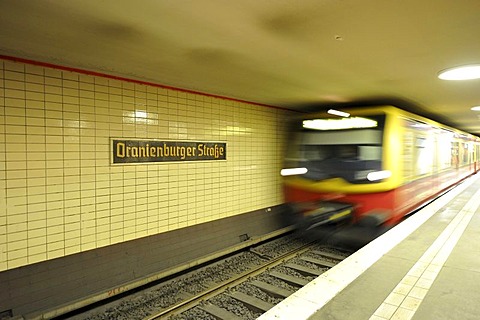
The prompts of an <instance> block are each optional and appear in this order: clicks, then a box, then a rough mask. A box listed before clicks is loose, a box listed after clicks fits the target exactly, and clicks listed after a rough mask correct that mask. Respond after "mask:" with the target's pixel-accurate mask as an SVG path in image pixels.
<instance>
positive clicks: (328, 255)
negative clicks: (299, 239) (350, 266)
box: [312, 250, 345, 261]
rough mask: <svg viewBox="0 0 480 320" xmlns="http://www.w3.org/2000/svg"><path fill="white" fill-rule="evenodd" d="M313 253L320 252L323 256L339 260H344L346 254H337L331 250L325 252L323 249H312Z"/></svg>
mask: <svg viewBox="0 0 480 320" xmlns="http://www.w3.org/2000/svg"><path fill="white" fill-rule="evenodd" d="M312 253H314V254H318V255H320V256H322V257H326V258H331V259H334V260H339V261H342V260H343V259H345V257H344V256H341V255H339V254H335V253H331V252H323V251H317V250H315V251H312Z"/></svg>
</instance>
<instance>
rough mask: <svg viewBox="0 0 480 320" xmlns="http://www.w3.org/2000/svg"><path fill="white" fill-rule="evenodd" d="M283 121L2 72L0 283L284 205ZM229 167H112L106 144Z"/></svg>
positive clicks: (240, 107)
mask: <svg viewBox="0 0 480 320" xmlns="http://www.w3.org/2000/svg"><path fill="white" fill-rule="evenodd" d="M287 116H288V111H285V110H281V109H276V108H269V107H265V106H259V105H254V104H249V103H243V102H238V101H233V100H229V99H221V98H217V97H212V96H207V95H202V94H195V93H190V92H184V91H180V90H173V89H167V88H162V87H159V86H152V85H146V84H139V83H134V82H128V81H122V80H117V79H113V78H108V77H100V76H94V75H89V74H84V73H76V72H70V71H64V70H61V69H55V68H48V67H43V66H39V65H32V64H24V63H19V62H14V61H10V60H0V140H1V144H0V271H3V270H8V269H12V268H16V267H19V266H23V265H27V264H32V263H36V262H40V261H45V260H49V259H53V258H57V257H62V256H66V255H69V254H73V253H78V252H83V251H86V250H90V249H94V248H99V247H103V246H107V245H110V244H114V243H120V242H123V241H127V240H132V239H138V238H141V237H144V236H147V235H153V234H158V233H162V232H165V231H170V230H175V229H179V228H182V227H186V226H191V225H195V224H198V223H202V222H207V221H212V220H216V219H220V218H224V217H229V216H233V215H237V214H241V213H244V212H249V211H253V210H257V209H260V208H266V207H269V206H274V205H277V204H280V203H281V202H282V196H281V192H280V191H281V188H280V179H279V174H278V172H279V170H280V169H281V168H280V167H281V163H282V156H283V143H284V141H285V139H284V136H283V132H284V130H283V128H284V120H285V118H286V117H287ZM111 137H116V138H149V139H165V140H194V141H225V142H227V161H205V162H174V163H153V164H136V165H111V164H110V138H111Z"/></svg>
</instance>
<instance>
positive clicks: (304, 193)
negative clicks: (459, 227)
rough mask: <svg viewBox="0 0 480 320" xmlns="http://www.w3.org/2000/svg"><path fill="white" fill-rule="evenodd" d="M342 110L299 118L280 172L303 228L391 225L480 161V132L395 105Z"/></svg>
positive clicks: (473, 170) (454, 181) (473, 169)
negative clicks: (463, 129) (477, 134)
mask: <svg viewBox="0 0 480 320" xmlns="http://www.w3.org/2000/svg"><path fill="white" fill-rule="evenodd" d="M342 111H345V112H346V113H347V116H346V117H340V116H335V115H330V114H327V113H326V112H323V113H314V114H307V115H303V117H302V119H299V120H298V121H296V122H295V124H294V127H295V128H294V129H293V130H294V132H293V133H292V138H293V140H292V143H291V144H290V145H289V146H288V150H287V156H286V160H285V167H284V168H285V169H284V170H282V172H281V174H282V176H284V177H283V179H284V195H285V200H286V202H287V203H288V204H289V207H290V209H291V210H290V211H291V213H292V214H293V216H294V218H295V222H296V223H297V224H298V226H299V227H301V228H303V229H311V228H315V227H318V226H327V225H330V224H347V225H360V226H367V227H371V226H373V227H377V226H386V227H389V226H392V225H394V224H396V223H398V222H399V221H400V220H401V219H402V218H403V217H404V216H405V215H407V214H408V213H410V212H411V211H412V210H414V209H415V208H417V207H419V206H421V205H422V204H424V203H426V202H428V201H429V200H431V199H433V198H434V197H435V196H437V195H438V194H440V193H441V192H442V191H444V190H446V189H448V188H449V187H450V186H452V185H454V184H456V183H458V182H459V181H461V180H462V179H465V178H466V177H468V176H469V175H471V174H474V173H476V172H477V171H478V170H479V168H480V166H479V161H478V155H479V152H480V140H479V139H478V138H477V137H475V136H472V135H470V134H467V133H465V132H461V131H459V130H456V129H453V128H450V127H447V126H444V125H442V124H440V123H437V122H435V121H432V120H429V119H426V118H424V117H420V116H417V115H414V114H411V113H408V112H406V111H403V110H401V109H398V108H395V107H393V106H381V107H370V108H361V109H351V110H343V109H342ZM348 114H349V116H348Z"/></svg>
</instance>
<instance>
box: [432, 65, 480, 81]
mask: <svg viewBox="0 0 480 320" xmlns="http://www.w3.org/2000/svg"><path fill="white" fill-rule="evenodd" d="M438 77H439V78H440V79H442V80H472V79H480V65H468V66H462V67H457V68H451V69H447V70H444V71H442V72H440V74H439V75H438Z"/></svg>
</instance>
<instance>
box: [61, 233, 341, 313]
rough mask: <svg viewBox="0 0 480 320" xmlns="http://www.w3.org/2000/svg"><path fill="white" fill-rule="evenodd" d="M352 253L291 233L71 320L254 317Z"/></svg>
mask: <svg viewBox="0 0 480 320" xmlns="http://www.w3.org/2000/svg"><path fill="white" fill-rule="evenodd" d="M272 248H273V249H272ZM348 255H349V253H345V252H342V251H339V250H336V249H332V248H328V247H325V246H322V245H319V244H318V243H315V242H310V243H306V242H305V241H303V240H299V239H296V238H294V237H292V236H289V237H287V238H282V239H277V240H276V241H273V242H271V243H267V244H264V245H260V246H258V247H255V248H251V249H250V251H248V252H244V253H241V254H239V255H236V256H233V257H230V258H227V259H225V260H224V261H219V262H216V263H215V264H213V265H209V266H206V267H205V268H202V269H199V270H196V271H195V272H193V273H192V274H189V275H185V276H183V277H179V278H176V279H172V280H170V281H168V282H166V283H162V284H160V285H159V286H158V287H154V288H151V289H149V290H148V291H147V292H141V293H137V294H135V295H133V296H130V297H126V298H125V299H124V301H123V302H115V304H114V305H112V306H106V307H103V309H101V310H97V311H95V312H93V313H92V312H90V313H89V314H88V315H79V316H77V317H74V318H71V319H89V320H98V319H118V320H123V319H143V320H147V319H148V320H153V319H171V320H180V319H255V318H257V317H258V316H260V315H261V314H262V313H264V312H266V311H267V310H268V309H270V308H271V307H273V306H274V305H275V304H278V303H279V302H281V301H282V300H283V299H285V298H286V297H288V296H289V295H291V294H292V293H294V292H295V291H297V290H298V289H300V288H301V287H302V286H304V285H306V284H307V283H308V282H310V281H311V280H313V279H314V278H315V277H317V276H318V275H320V274H322V273H323V272H325V271H327V270H328V269H330V268H332V267H333V266H335V265H336V264H337V263H339V262H340V261H341V260H343V259H344V258H346V257H347V256H348Z"/></svg>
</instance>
